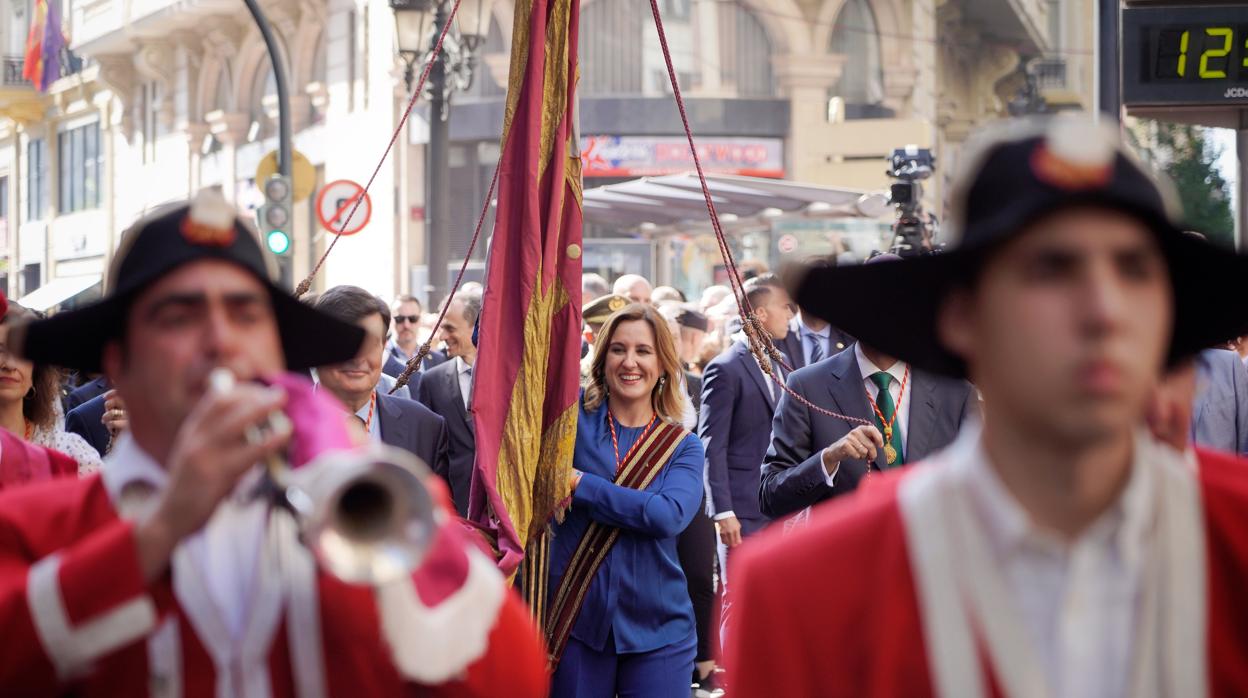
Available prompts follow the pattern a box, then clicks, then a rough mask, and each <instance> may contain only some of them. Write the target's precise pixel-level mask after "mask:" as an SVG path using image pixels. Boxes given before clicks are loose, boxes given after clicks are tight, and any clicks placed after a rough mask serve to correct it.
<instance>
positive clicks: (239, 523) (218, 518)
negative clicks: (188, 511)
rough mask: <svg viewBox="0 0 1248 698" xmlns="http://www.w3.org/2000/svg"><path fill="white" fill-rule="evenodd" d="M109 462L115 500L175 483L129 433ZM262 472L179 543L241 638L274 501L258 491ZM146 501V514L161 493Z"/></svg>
mask: <svg viewBox="0 0 1248 698" xmlns="http://www.w3.org/2000/svg"><path fill="white" fill-rule="evenodd" d="M105 463H106V465H105V467H104V469H103V471H102V476H103V480H104V487H105V489H106V490H107V491H108V494H109V497H110V498H111V499H112V501H113V502H123V498H124V499H125V500H132V498H133V497H134V492H136V491H141V490H147V491H149V492H159V491H160V490H163V489H164V488H165V487H167V486H168V484H169V474H168V473H166V472H165V469H164V468H163V467H161V466H160V465H159V464H157V463H156V461H155V460H153V459H152V457H151V456H149V455H148V454H147V452H145V451H144V450H143V449H142V448H140V447H139V445H138V443H136V442H135V440H134V439H133V438H132V437H131V436H130V434H128V433H126V434H122V435H121V436H119V437H118V439H117V442H116V443H115V444H114V445H113V450H112V453H110V454H109V456H108V458H107V460H106V461H105ZM259 477H260V471H259V469H256V470H255V471H254V472H252V473H249V474H248V475H246V476H244V477H243V478H242V479H241V480H239V482H238V485H237V486H236V487H235V488H234V493H233V494H231V495H230V496H228V497H226V498H225V499H224V500H222V502H221V504H220V505H218V506H217V509H216V511H215V512H214V513H213V515H212V518H210V519H209V520H208V523H207V524H205V525H204V527H203V528H201V529H200V530H199V531H198V532H196V533H193V534H191V535H189V536H187V537H186V538H184V539H183V540H182V542H181V543H179V544H178V547H179V548H185V549H186V550H187V552H189V553H190V556H191V559H192V561H193V562H194V565H195V568H196V572H197V573H198V574H199V576H200V577H202V578H203V579H204V582H205V585H206V586H207V587H208V592H209V595H210V596H211V597H212V603H213V606H215V607H216V609H217V611H218V612H219V614H220V616H221V619H222V622H223V623H224V624H225V627H226V629H227V630H228V632H229V633H230V635H231V636H232V637H234V638H235V639H240V640H241V639H242V636H243V629H244V628H245V626H246V620H247V616H248V613H249V611H250V605H251V599H252V597H253V596H254V594H252V585H253V583H254V581H255V573H256V569H257V564H258V561H259V557H260V547H261V542H262V541H263V536H264V532H265V530H266V528H267V524H266V520H267V515H268V503H267V502H266V501H264V500H263V499H259V498H255V497H253V496H252V491H253V490H254V488H255V486H256V482H257V480H258V478H259ZM144 500H145V503H146V504H147V505H149V506H148V507H147V509H148V510H149V511H146V512H145V511H143V510H142V509H143V508H142V507H140V509H139V511H138V513H139V516H140V517H142V516H143V515H145V514H146V513H150V505H153V504H155V503H156V497H155V496H152V495H150V494H149V495H147V496H146V497H144Z"/></svg>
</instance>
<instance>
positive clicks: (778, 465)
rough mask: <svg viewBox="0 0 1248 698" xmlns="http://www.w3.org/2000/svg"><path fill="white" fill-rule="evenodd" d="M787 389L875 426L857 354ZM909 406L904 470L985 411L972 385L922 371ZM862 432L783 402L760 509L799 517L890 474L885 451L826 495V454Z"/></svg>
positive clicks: (913, 379) (791, 381)
mask: <svg viewBox="0 0 1248 698" xmlns="http://www.w3.org/2000/svg"><path fill="white" fill-rule="evenodd" d="M787 385H788V386H789V387H790V388H792V389H793V390H794V392H796V393H797V394H799V395H802V396H804V397H805V398H806V399H808V400H810V401H811V402H813V403H814V404H816V405H819V406H821V407H824V408H826V409H830V410H832V411H833V412H839V413H840V414H843V415H846V416H849V417H857V418H859V419H867V420H873V419H874V418H873V414H872V411H871V407H870V405H868V404H867V391H866V388H865V387H864V386H863V383H862V372H861V371H859V369H858V358H857V357H856V356H855V355H854V349H853V347H850V348H849V349H846V350H845V351H843V352H841V353H839V354H837V355H836V356H833V357H831V358H827V359H823V360H822V361H819V362H817V363H813V364H811V365H809V366H807V367H806V368H803V369H799V370H797V371H794V372H793V373H790V374H789V378H788V381H787ZM906 391H907V392H908V393H909V395H908V396H907V397H906V398H905V399H906V400H909V401H910V423H909V433H908V434H906V449H905V455H906V462H907V463H917V462H918V461H920V460H922V459H924V458H926V457H927V456H929V455H931V454H932V453H933V452H935V451H938V450H940V449H942V448H944V447H945V446H948V445H949V444H950V443H951V442H952V441H953V439H954V437H955V436H957V434H958V429H960V428H961V426H962V424H963V423H964V422H965V421H966V420H967V418H968V417H969V416H970V415H971V414H975V413H977V412H978V410H979V397H978V395H977V394H976V393H975V389H974V388H973V387H971V384H970V383H967V382H966V381H963V380H954V379H952V378H945V377H943V376H938V375H935V374H931V373H927V372H925V371H920V370H917V369H911V371H910V386H909V387H907V388H906ZM856 426H858V425H856V424H850V423H849V422H846V421H845V420H843V419H836V418H834V417H829V416H827V415H824V414H821V413H819V412H815V411H814V410H812V409H810V408H809V407H807V406H806V405H803V404H802V403H800V402H798V401H797V400H794V399H792V398H790V397H789V396H788V394H785V395H784V396H783V397H781V398H780V406H779V408H778V409H777V410H776V418H775V421H774V422H773V423H772V426H771V432H772V439H771V448H770V449H768V451H767V456H766V457H765V458H764V459H763V475H762V485H761V486H760V487H759V491H758V499H759V507H760V508H761V509H762V511H763V513H764V514H766V515H768V516H771V517H780V516H786V515H788V514H792V513H794V512H797V511H801V510H802V509H805V508H806V507H808V506H810V505H812V504H815V503H817V502H821V501H823V500H825V499H831V498H832V497H835V496H838V495H841V494H845V493H846V492H852V491H853V490H854V489H856V488H857V487H858V482H859V481H860V480H861V479H862V478H863V476H864V475H866V473H867V468H868V467H872V468H874V469H876V470H881V469H883V468H884V467H886V463H885V462H884V451H883V449H880V451H879V453H877V454H876V460H875V461H874V462H873V463H871V464H870V466H868V464H867V462H866V461H862V460H847V461H842V462H841V467H840V469H839V470H838V471H837V473H836V478H835V479H834V483H835V485H834V486H832V487H828V484H827V473H826V472H825V471H824V469H823V449H824V448H826V447H827V446H831V445H832V444H833V443H834V442H836V441H837V440H839V439H840V438H841V437H843V436H845V435H846V434H848V433H849V432H850V431H851V430H853V429H854V428H855V427H856Z"/></svg>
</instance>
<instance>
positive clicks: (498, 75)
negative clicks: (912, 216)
mask: <svg viewBox="0 0 1248 698" xmlns="http://www.w3.org/2000/svg"><path fill="white" fill-rule="evenodd" d="M53 1H57V0H53ZM63 2H64V4H63V9H64V12H63V16H64V17H65V24H66V30H67V34H68V36H69V38H70V48H71V50H72V52H73V53H74V54H76V56H78V57H79V58H80V59H81V60H82V65H81V68H80V69H79V70H78V71H77V72H74V73H71V74H69V75H66V76H64V77H62V78H60V79H59V80H57V81H56V82H55V83H53V85H52V86H51V88H50V89H49V91H48V92H47V94H41V93H38V92H36V91H35V90H34V89H33V88H32V87H30V86H29V85H26V84H23V82H22V81H21V79H20V73H21V71H20V65H21V62H20V55H21V53H22V51H23V48H24V43H25V40H26V33H27V31H28V27H29V21H30V15H31V12H32V2H31V0H13V1H12V2H9V3H8V4H6V5H5V6H4V10H3V18H2V19H3V21H4V23H5V26H4V28H3V30H2V31H0V37H3V40H4V41H5V42H7V43H6V45H5V47H4V55H5V56H6V58H5V64H4V74H3V78H4V81H3V84H2V85H0V220H2V221H3V235H0V260H3V267H2V268H0V274H3V279H4V283H5V284H7V286H6V287H7V290H8V292H9V293H10V295H11V296H14V297H19V298H20V297H22V296H23V295H25V294H28V293H31V292H32V291H34V290H35V289H38V288H40V287H45V286H48V285H49V284H59V286H57V287H56V291H55V293H53V292H52V291H49V292H48V295H49V297H51V296H54V295H64V294H67V293H68V294H70V297H68V298H67V299H66V301H65V302H67V303H73V302H75V301H74V298H75V297H77V296H76V295H75V294H77V293H80V292H83V291H85V293H86V296H87V297H89V295H90V294H91V293H92V292H93V291H92V289H93V288H96V287H97V286H92V285H91V284H98V282H99V278H100V276H101V275H102V274H103V273H104V270H105V269H106V267H107V264H108V261H109V258H110V255H111V253H112V250H113V249H114V248H115V246H116V244H117V239H118V237H119V235H120V233H121V231H122V230H124V229H125V227H126V226H127V225H128V224H129V223H130V222H131V221H133V220H134V219H135V218H136V217H137V216H139V215H141V214H142V213H143V212H144V211H147V210H149V209H151V208H152V207H154V206H157V205H159V204H161V203H162V202H165V201H168V200H171V199H177V198H183V197H186V196H188V195H190V194H192V193H194V192H195V191H197V190H199V189H200V188H203V187H216V188H218V189H219V190H220V191H221V192H222V194H223V195H224V196H225V197H226V198H227V199H229V200H231V201H233V202H234V203H235V204H237V205H238V206H239V207H241V208H252V207H254V206H256V205H257V204H258V203H259V201H260V199H261V197H260V194H259V192H258V190H257V188H256V185H255V181H254V177H255V171H256V167H257V165H258V163H259V162H260V160H261V158H263V157H264V156H265V155H266V154H267V153H269V152H270V151H272V150H273V149H275V148H276V99H275V95H274V93H275V89H274V84H273V78H272V71H271V69H270V67H269V63H268V55H267V52H266V51H265V49H264V45H263V42H262V41H261V39H260V36H259V33H258V32H257V30H256V29H255V28H254V25H253V24H252V23H251V20H250V17H249V16H248V14H247V12H246V10H245V8H244V7H243V6H242V4H241V3H239V2H237V0H176V1H175V0H63ZM463 2H464V3H472V2H474V0H463ZM480 2H482V3H483V4H484V7H483V9H484V10H485V12H484V17H485V19H484V20H482V22H483V24H487V25H488V26H483V27H481V28H480V33H481V34H483V35H484V36H485V39H484V42H483V43H482V45H481V46H480V48H479V50H478V52H477V56H476V61H475V69H474V71H473V80H472V84H471V86H470V87H469V88H468V89H467V90H466V91H461V92H458V93H456V94H454V95H453V97H452V107H451V117H450V138H451V146H450V154H449V155H450V157H449V159H450V172H451V174H450V176H451V191H452V211H451V215H450V220H451V232H452V239H451V244H450V246H451V253H452V254H451V257H452V259H453V260H455V261H454V266H456V267H457V266H458V260H461V259H462V258H463V256H464V254H465V253H466V252H467V249H466V248H467V242H468V240H469V238H470V237H471V234H472V228H473V226H474V224H475V221H476V218H477V215H478V214H479V213H480V211H481V209H482V207H483V206H484V204H485V202H484V197H485V192H486V187H487V185H488V183H489V179H490V175H491V174H492V170H493V167H494V165H495V164H496V162H497V159H498V155H499V144H498V136H499V133H500V131H501V125H502V110H503V101H504V99H505V90H506V85H507V69H508V64H509V51H510V36H511V25H512V20H513V17H512V5H513V3H512V2H510V0H480ZM659 4H660V7H661V10H662V12H663V16H664V24H665V27H666V29H667V34H668V37H669V41H670V42H671V44H672V49H673V60H674V62H675V64H676V70H677V72H678V75H679V77H680V80H681V86H682V91H683V93H684V94H685V96H686V97H687V100H688V105H689V114H690V117H691V119H692V122H693V123H692V126H693V130H694V133H695V135H696V136H697V138H698V141H699V145H700V148H701V152H700V154H701V155H702V157H703V159H704V161H705V162H706V164H707V165H708V168H709V169H711V170H712V171H716V172H726V173H737V174H749V175H753V176H764V177H777V178H784V179H789V180H795V181H800V182H810V183H814V184H823V185H831V186H839V187H856V188H861V189H863V190H874V189H881V188H884V187H886V186H887V183H888V180H887V178H886V177H885V176H884V172H883V170H884V159H885V157H886V156H887V154H888V153H889V152H890V151H891V150H892V149H893V148H895V147H900V146H902V145H905V144H909V143H913V144H918V145H920V146H925V147H932V148H934V149H935V151H936V154H937V157H938V158H939V161H938V167H939V174H938V176H937V177H936V178H934V180H933V182H932V185H933V186H929V187H928V189H927V191H926V197H927V199H928V203H929V205H930V206H931V207H932V208H933V209H934V210H935V211H937V212H939V210H940V208H941V205H942V203H943V202H942V197H943V192H944V190H945V188H946V177H947V175H948V173H950V172H951V171H952V170H953V168H954V166H955V165H956V162H957V154H958V150H959V147H960V145H961V144H962V143H963V142H964V141H965V139H966V138H967V136H968V135H969V134H970V133H971V132H973V131H974V129H975V128H976V126H977V125H979V124H981V123H983V122H984V121H986V120H989V119H994V118H998V117H1000V116H1002V115H1004V114H1005V113H1006V112H1007V109H1008V107H1009V104H1010V102H1011V100H1012V99H1013V98H1014V95H1015V94H1016V93H1018V92H1019V91H1020V90H1021V88H1022V87H1023V85H1024V84H1025V83H1026V80H1027V79H1028V73H1027V71H1026V70H1025V67H1026V66H1028V65H1035V61H1037V60H1039V61H1044V65H1046V66H1048V67H1049V68H1048V69H1047V70H1046V71H1045V72H1044V75H1043V76H1042V77H1043V78H1044V80H1045V84H1044V85H1042V87H1043V88H1044V90H1047V91H1048V94H1049V95H1050V96H1052V97H1053V98H1054V100H1055V101H1058V102H1060V103H1061V104H1062V105H1063V106H1066V107H1072V106H1074V107H1084V108H1087V107H1090V106H1091V104H1090V99H1091V97H1090V96H1091V94H1092V93H1093V79H1092V75H1093V72H1092V71H1093V68H1094V52H1093V51H1092V41H1093V33H1092V29H1091V26H1092V24H1091V18H1092V13H1093V8H1092V5H1093V3H1092V2H1091V1H1090V0H1062V1H1060V2H1059V1H1058V0H661V2H660V3H659ZM262 5H263V7H264V9H265V11H266V13H267V14H268V15H269V17H270V19H271V21H272V23H273V25H274V27H275V30H276V32H277V34H278V35H279V38H280V41H281V43H282V44H283V47H284V53H285V55H286V60H287V63H288V65H287V72H288V75H289V77H290V84H291V94H292V97H291V106H292V110H293V116H294V118H293V122H294V124H293V125H294V133H295V136H294V141H295V147H296V149H297V150H298V151H300V152H301V153H303V154H304V155H305V156H306V157H307V158H308V159H309V161H310V162H311V163H312V165H313V166H314V169H315V173H316V180H317V181H316V184H317V185H318V186H319V185H321V184H324V183H326V182H330V181H333V180H338V179H350V180H354V181H359V182H363V181H365V180H367V179H368V177H369V175H370V173H372V172H373V169H374V168H375V167H376V165H377V161H378V159H380V157H381V154H382V152H383V151H384V149H385V146H386V143H387V141H388V139H389V135H390V134H391V133H392V132H393V130H394V129H395V127H396V125H397V123H398V120H399V117H400V115H401V113H402V109H403V107H404V106H405V103H406V95H405V88H404V84H403V66H402V63H401V61H400V60H399V58H398V55H397V47H396V42H395V22H394V17H393V12H392V10H391V9H390V8H389V6H388V5H387V3H386V2H383V1H381V0H272V1H266V2H263V3H262ZM580 37H581V45H580V58H581V81H580V86H579V93H580V97H581V104H580V118H581V123H580V132H581V134H582V135H583V138H582V143H581V147H582V152H583V156H584V159H585V175H586V182H585V186H586V188H589V187H593V186H596V185H598V184H608V183H614V182H619V181H623V180H626V179H630V178H635V177H639V176H645V175H652V174H665V173H671V172H680V171H685V170H688V169H691V161H690V160H689V158H688V153H687V150H686V149H685V147H684V135H683V130H682V129H681V126H680V122H679V119H678V115H677V112H676V109H675V106H674V104H673V101H672V98H671V95H670V88H669V86H668V83H667V72H666V68H665V66H664V62H663V56H662V53H661V52H660V51H659V48H658V42H657V39H656V38H655V32H654V28H653V21H652V19H651V17H650V12H649V7H648V4H647V3H644V2H636V0H582V6H581V28H580ZM14 64H15V65H14ZM1053 66H1060V71H1055V70H1054V69H1053ZM1058 72H1060V75H1058ZM1058 77H1060V78H1061V79H1060V80H1058V79H1056V78H1058ZM1034 78H1035V76H1034V75H1032V76H1031V79H1033V80H1034ZM427 133H428V130H427V127H426V124H425V122H424V121H423V116H422V114H421V113H420V110H419V109H418V112H417V113H415V114H414V117H413V120H412V123H411V126H410V128H408V129H407V133H405V134H403V137H402V138H400V139H399V141H398V145H397V147H396V148H395V152H394V153H393V154H392V156H391V158H390V159H389V160H388V161H387V162H386V163H385V164H384V165H383V166H382V167H381V169H380V170H379V171H378V172H377V176H376V179H375V181H374V183H373V185H372V187H371V189H370V194H371V198H372V216H371V219H370V222H369V224H368V226H367V227H366V228H365V229H364V230H363V231H362V232H361V233H359V234H357V235H354V236H352V237H350V238H347V239H344V240H342V241H341V244H339V245H338V246H337V247H336V248H335V250H334V252H333V254H332V255H330V257H329V260H328V262H327V264H326V265H325V268H324V270H323V272H322V273H321V274H320V275H319V276H318V278H317V280H316V284H315V286H314V288H324V287H326V286H330V285H335V284H338V283H355V284H359V285H362V286H365V287H367V288H369V289H370V290H372V291H374V292H376V293H379V294H382V295H391V294H395V293H399V292H407V291H413V290H414V291H416V292H417V294H418V295H419V294H420V292H421V291H422V290H423V281H422V280H423V278H424V271H423V262H424V233H425V217H426V213H427V212H426V210H425V205H424V201H425V194H424V191H425V180H424V171H425V167H424V162H423V161H424V157H425V150H426V141H427ZM642 223H644V221H638V225H637V226H620V225H616V226H594V225H590V226H589V227H588V228H587V231H586V235H587V238H588V239H590V240H599V241H602V244H599V245H598V246H597V247H593V246H591V245H590V244H587V246H586V263H587V266H589V267H596V268H599V269H604V270H608V271H609V269H607V267H614V268H617V269H623V268H625V267H628V268H629V269H630V270H638V269H640V270H646V271H655V269H654V267H655V266H656V265H658V264H659V263H660V261H658V260H657V257H659V256H660V255H658V254H656V252H655V250H656V249H659V248H658V247H656V246H655V245H651V244H647V240H646V236H645V234H644V230H645V228H644V226H642V225H641V224H642ZM487 225H488V222H487ZM293 233H294V235H293V251H292V258H291V267H292V272H293V276H294V279H295V280H298V279H300V278H303V276H305V275H306V274H307V273H308V272H309V271H310V269H311V268H312V267H313V265H314V264H315V261H316V259H317V258H318V257H319V255H320V254H321V253H322V252H323V251H324V249H325V247H326V245H327V244H328V242H329V240H330V239H331V236H330V235H329V234H327V233H325V232H324V231H323V230H322V229H321V226H320V225H319V224H318V223H317V221H316V216H315V213H314V211H313V204H312V201H311V200H305V201H303V202H300V203H297V204H296V211H295V225H294V229H293ZM703 234H704V232H703V233H698V232H697V231H692V232H691V233H690V235H689V236H687V239H686V240H685V241H684V242H685V243H687V244H688V245H690V246H693V247H695V248H699V246H700V248H705V250H706V251H708V252H713V250H714V247H713V246H707V245H705V242H706V241H705V240H703V239H700V238H699V235H703ZM762 244H771V243H769V242H768V241H767V239H766V238H764V242H763V243H762ZM663 250H664V253H663V254H672V253H673V249H672V248H671V247H670V246H665V247H663ZM675 253H681V252H680V250H676V251H675ZM594 254H599V257H597V258H595V257H594ZM475 257H476V263H475V264H474V265H473V268H474V270H477V271H478V272H479V269H480V261H481V259H483V250H478V251H477V252H476V255H475ZM67 280H69V281H67ZM80 287H81V288H80ZM75 289H77V291H75Z"/></svg>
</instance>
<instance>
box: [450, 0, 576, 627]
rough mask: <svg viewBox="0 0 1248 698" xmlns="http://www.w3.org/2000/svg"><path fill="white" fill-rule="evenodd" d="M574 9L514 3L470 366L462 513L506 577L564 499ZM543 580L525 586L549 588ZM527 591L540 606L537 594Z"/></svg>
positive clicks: (570, 418)
mask: <svg viewBox="0 0 1248 698" xmlns="http://www.w3.org/2000/svg"><path fill="white" fill-rule="evenodd" d="M579 6H580V3H579V2H577V0H517V2H516V12H515V25H514V27H513V39H512V50H511V71H510V77H509V80H508V82H509V84H508V89H507V109H506V112H505V116H504V126H503V139H502V142H503V149H502V157H501V160H500V163H499V179H498V187H499V189H498V208H497V215H496V223H495V225H494V234H493V238H492V240H491V242H490V250H489V259H488V263H487V268H486V282H485V293H484V297H483V299H482V310H481V316H480V347H479V353H478V356H477V361H476V364H475V367H474V373H475V376H474V381H475V382H474V383H473V393H472V395H473V398H472V402H473V419H474V424H475V427H476V443H477V456H476V458H477V460H476V467H475V468H474V469H473V482H472V496H471V504H470V506H469V518H470V519H471V520H472V521H473V522H475V523H476V524H478V525H479V526H481V527H483V528H484V529H485V530H486V531H487V533H488V534H490V535H489V537H490V538H491V539H492V542H493V543H494V544H496V546H497V549H498V556H499V566H500V567H501V568H502V570H503V572H504V573H506V574H508V575H511V574H513V573H515V572H516V570H517V568H518V566H519V564H520V562H521V561H522V560H523V559H525V554H526V550H528V549H529V547H530V544H531V543H532V542H534V541H541V540H542V538H543V536H542V532H543V531H544V529H545V527H546V526H547V524H548V523H549V522H550V519H551V517H552V516H554V515H556V514H557V513H558V512H559V511H560V507H561V506H562V505H563V504H564V503H566V502H567V500H568V496H569V494H570V492H571V488H570V484H569V475H570V474H571V467H572V450H573V447H574V445H575V443H576V421H577V413H578V411H579V410H578V400H579V391H580V368H579V366H580V356H581V161H580V153H579V148H578V142H577V138H578V134H577V129H576V83H577V79H578V77H579V71H578V68H577V24H578V18H579ZM542 567H544V565H541V564H539V565H537V568H538V569H541V568H542ZM543 573H544V572H543ZM526 576H527V575H526ZM540 576H541V575H540V574H538V575H535V576H534V577H533V578H532V580H531V581H534V582H536V583H539V584H544V579H540V578H539V577H540ZM528 596H529V599H530V602H531V603H533V602H537V603H540V594H537V593H534V590H532V589H530V590H529V594H528ZM535 610H538V609H535ZM539 617H540V616H539Z"/></svg>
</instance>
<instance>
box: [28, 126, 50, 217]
mask: <svg viewBox="0 0 1248 698" xmlns="http://www.w3.org/2000/svg"><path fill="white" fill-rule="evenodd" d="M47 210H48V142H47V141H45V140H44V139H42V138H32V139H30V141H29V142H28V143H26V218H27V220H32V221H38V220H43V216H44V214H45V213H47Z"/></svg>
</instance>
